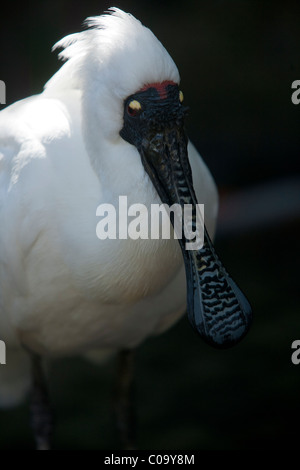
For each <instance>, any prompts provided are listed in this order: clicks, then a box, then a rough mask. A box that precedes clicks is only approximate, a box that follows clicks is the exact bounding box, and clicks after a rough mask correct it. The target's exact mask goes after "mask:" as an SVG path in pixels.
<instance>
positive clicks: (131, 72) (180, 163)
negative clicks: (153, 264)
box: [48, 8, 251, 347]
mask: <svg viewBox="0 0 300 470" xmlns="http://www.w3.org/2000/svg"><path fill="white" fill-rule="evenodd" d="M87 23H88V26H89V27H90V29H88V30H87V31H84V32H82V33H78V34H75V35H71V36H68V37H67V38H64V39H63V40H62V41H60V42H59V43H57V45H56V47H63V48H64V51H63V52H62V53H61V54H60V55H61V57H62V58H64V59H68V62H67V63H66V64H65V65H64V66H63V67H65V69H64V71H63V70H62V71H61V72H60V71H59V72H58V73H57V74H56V76H54V77H53V78H52V79H51V80H50V82H49V84H48V89H50V91H51V89H57V88H60V89H63V88H64V87H68V88H69V87H70V86H72V87H73V88H76V89H79V90H81V92H82V106H83V109H84V107H89V120H88V123H85V125H88V126H89V130H90V131H91V130H92V132H93V134H94V135H97V134H99V129H100V127H101V126H102V128H101V132H102V138H103V139H106V140H108V141H110V142H115V143H116V144H118V142H119V141H120V139H121V140H122V141H123V142H124V141H126V142H127V145H128V144H130V145H131V146H134V147H135V149H136V150H137V151H138V154H139V156H140V159H141V162H142V165H143V168H144V170H145V171H146V172H147V173H148V175H149V177H150V180H151V181H152V183H153V185H154V187H155V189H156V191H157V193H158V195H159V196H160V199H161V200H162V202H163V203H165V204H168V205H169V206H172V205H173V204H179V205H180V206H181V207H184V206H185V205H189V206H190V207H192V208H193V213H192V216H191V220H190V227H191V229H192V230H193V231H194V229H195V221H196V207H197V204H198V201H197V198H196V194H195V191H194V187H193V179H192V171H191V167H190V163H189V159H188V152H187V143H188V139H187V136H186V133H185V128H184V118H185V114H186V110H187V108H186V107H185V105H184V100H183V93H182V91H181V90H180V88H179V81H180V79H179V73H178V70H177V67H176V65H175V64H174V62H173V60H172V59H171V57H170V55H169V54H168V53H167V51H166V50H165V48H164V47H163V46H162V44H161V43H160V42H159V41H158V39H157V38H156V37H155V36H154V34H153V33H152V32H151V31H150V30H149V29H147V28H145V27H144V26H143V25H142V24H141V23H140V22H139V21H138V20H136V19H135V18H134V17H133V16H131V15H128V14H126V13H124V12H122V11H121V10H119V9H116V8H114V9H112V12H111V14H109V15H103V16H100V17H95V18H89V19H88V20H87ZM91 110H93V111H91ZM138 154H137V155H138ZM199 202H200V203H201V201H199ZM174 219H175V218H174ZM174 222H175V220H172V223H173V224H174ZM184 223H186V221H185V220H184V218H182V224H184ZM185 228H186V227H183V226H182V234H184V235H183V236H182V238H181V239H179V243H180V245H181V249H182V254H183V259H184V263H185V269H186V279H187V305H188V315H189V319H190V321H191V323H192V325H193V326H194V328H195V329H196V331H197V332H198V333H199V334H200V335H201V337H202V338H203V339H204V340H205V341H206V342H208V343H210V344H212V345H213V346H216V347H228V346H231V345H233V344H235V343H236V342H238V341H239V340H240V339H241V338H242V337H243V336H244V335H245V333H246V331H247V330H248V327H249V323H250V318H251V309H250V306H249V304H248V301H247V300H246V298H245V297H244V295H243V294H242V292H241V291H240V289H239V288H238V287H237V285H236V284H235V283H234V281H233V280H232V279H231V277H230V276H229V275H228V273H227V272H226V270H225V268H224V267H223V265H222V263H221V262H220V260H219V258H218V257H217V255H216V253H215V250H214V248H213V245H212V243H211V241H210V238H209V236H208V233H207V231H206V229H205V228H204V245H203V247H202V248H196V249H192V250H187V249H186V239H185V236H186V230H185Z"/></svg>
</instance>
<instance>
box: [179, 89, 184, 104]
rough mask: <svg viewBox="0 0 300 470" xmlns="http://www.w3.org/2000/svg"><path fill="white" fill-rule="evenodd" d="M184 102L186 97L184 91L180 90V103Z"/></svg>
mask: <svg viewBox="0 0 300 470" xmlns="http://www.w3.org/2000/svg"><path fill="white" fill-rule="evenodd" d="M183 100H184V96H183V93H182V91H181V90H180V92H179V101H180V103H182V102H183Z"/></svg>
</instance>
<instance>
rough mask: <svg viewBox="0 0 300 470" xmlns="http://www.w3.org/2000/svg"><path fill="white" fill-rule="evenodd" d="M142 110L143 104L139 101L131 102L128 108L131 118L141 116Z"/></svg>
mask: <svg viewBox="0 0 300 470" xmlns="http://www.w3.org/2000/svg"><path fill="white" fill-rule="evenodd" d="M141 109H142V106H141V103H140V102H139V101H137V100H132V101H130V103H129V104H128V106H127V112H128V114H129V116H132V117H134V116H136V115H137V114H139V113H140V111H141Z"/></svg>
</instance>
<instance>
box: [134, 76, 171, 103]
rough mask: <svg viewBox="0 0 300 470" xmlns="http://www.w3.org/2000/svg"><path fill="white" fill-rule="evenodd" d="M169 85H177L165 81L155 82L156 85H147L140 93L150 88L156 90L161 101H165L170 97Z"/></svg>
mask: <svg viewBox="0 0 300 470" xmlns="http://www.w3.org/2000/svg"><path fill="white" fill-rule="evenodd" d="M168 85H177V83H175V82H172V80H165V81H164V82H155V83H148V84H147V85H145V86H143V88H141V89H140V90H139V91H146V90H148V89H149V88H155V89H156V91H157V93H158V94H159V97H160V99H161V100H164V99H165V98H167V96H168V92H167V86H168Z"/></svg>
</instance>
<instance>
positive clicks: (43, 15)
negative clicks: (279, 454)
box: [0, 0, 300, 450]
mask: <svg viewBox="0 0 300 470" xmlns="http://www.w3.org/2000/svg"><path fill="white" fill-rule="evenodd" d="M109 6H118V7H120V8H122V9H124V10H125V11H128V12H131V13H133V14H134V16H136V17H138V18H139V19H140V20H141V21H142V22H143V23H144V24H145V25H146V26H148V27H149V28H150V29H151V30H152V31H153V32H154V34H156V36H157V37H158V38H159V39H160V40H161V41H162V43H163V44H164V46H165V47H166V49H167V50H168V51H169V53H170V54H171V56H172V57H173V58H174V60H175V62H176V64H177V66H178V68H179V70H180V73H181V88H182V90H183V91H184V96H185V102H186V104H187V105H189V106H190V114H189V118H188V122H187V128H188V131H189V135H190V138H191V140H192V141H193V142H194V143H195V144H196V146H197V148H198V150H199V151H200V153H201V154H202V156H203V158H204V160H205V161H206V163H207V164H208V166H209V168H210V169H211V171H212V173H213V175H214V177H215V180H216V182H217V184H218V187H219V190H220V217H219V228H218V233H217V237H216V248H217V251H218V253H219V254H220V257H221V258H222V260H223V262H224V264H225V266H226V267H227V269H228V270H229V271H230V273H231V274H232V275H233V277H234V279H235V280H237V282H238V283H239V284H240V286H241V287H242V289H243V290H244V292H245V293H246V295H247V296H248V298H249V300H250V302H251V304H252V307H253V311H254V322H253V326H252V329H251V331H250V333H249V334H248V336H247V337H246V338H245V339H244V340H243V342H242V343H241V344H240V345H238V346H236V347H235V348H233V349H232V350H228V351H216V350H213V349H211V348H210V347H209V346H207V345H205V344H204V343H203V342H201V341H200V340H199V339H198V337H197V336H196V335H195V334H194V332H193V331H192V329H191V327H190V326H189V324H188V321H187V319H186V318H183V319H182V320H181V321H180V322H179V323H178V324H177V325H176V326H174V327H173V328H172V329H171V330H169V331H168V332H167V333H166V334H164V335H162V336H160V337H157V338H151V339H149V340H147V341H146V342H145V343H144V344H143V345H142V346H141V347H140V348H139V351H138V353H137V371H136V376H137V379H136V406H137V412H138V422H139V433H138V436H139V438H138V444H139V448H141V449H174V450H179V449H182V450H184V449H274V450H279V449H293V448H297V447H298V446H299V443H298V439H299V431H298V429H299V421H300V413H299V406H300V405H299V387H300V364H299V366H296V365H293V364H292V362H291V354H292V349H291V344H292V342H293V341H294V340H295V339H300V321H299V261H300V257H299V246H298V243H299V226H300V223H299V220H300V175H299V117H300V105H298V106H295V105H293V104H292V102H291V94H292V89H291V84H292V82H293V81H294V80H297V79H298V80H300V27H299V24H300V4H299V2H296V1H295V2H281V3H278V4H276V3H273V2H264V3H263V2H261V1H246V0H245V1H243V0H238V1H229V0H228V1H227V0H223V1H222V0H219V1H217V0H214V1H210V2H207V1H198V2H182V1H164V2H161V1H151V2H145V1H137V0H136V1H116V2H114V3H111V2H105V1H99V0H98V1H94V0H93V1H92V0H87V1H85V2H74V1H70V0H60V1H57V0H55V1H51V2H50V1H49V2H46V1H39V2H34V1H32V2H30V3H28V2H27V3H26V2H23V3H21V4H19V3H17V2H10V3H8V4H7V5H6V10H4V12H5V13H4V15H3V14H2V15H1V20H0V47H1V50H0V79H1V80H4V81H5V83H6V86H7V104H11V103H12V102H14V101H15V100H17V99H21V98H24V97H26V96H28V95H30V94H34V93H39V92H41V91H42V87H43V84H44V83H45V82H46V81H47V80H48V79H49V78H50V77H51V75H53V73H54V72H55V71H56V70H57V69H58V67H59V63H58V61H57V58H56V54H55V53H51V52H50V50H51V47H52V45H53V44H54V43H55V42H56V41H57V40H58V39H60V38H61V37H63V36H65V35H67V34H69V33H72V32H76V31H79V30H80V29H81V24H82V22H83V20H84V19H85V18H86V17H87V16H92V15H98V14H100V13H102V12H103V11H104V10H106V9H107V8H108V7H109ZM1 108H3V107H1ZM114 366H115V364H114V361H110V362H109V363H107V364H106V365H104V366H102V367H100V368H99V367H96V366H94V365H93V364H91V363H88V362H86V361H84V360H83V359H76V358H75V359H72V360H70V359H68V360H67V359H66V360H62V361H58V362H55V363H54V364H53V366H52V374H51V378H50V390H51V397H52V402H53V405H54V408H55V410H56V416H57V425H56V432H55V448H58V449H62V448H66V449H75V448H80V449H95V448H98V449H108V448H111V449H114V448H115V449H116V448H117V446H118V444H117V441H116V439H115V434H114V427H113V423H112V417H111V395H112V394H111V391H112V387H113V382H114V375H115V367H114ZM27 421H28V406H27V405H26V404H25V405H23V406H21V407H19V408H17V409H15V410H9V411H1V412H0V449H25V448H28V449H30V448H32V438H31V434H30V431H29V429H28V423H27Z"/></svg>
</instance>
